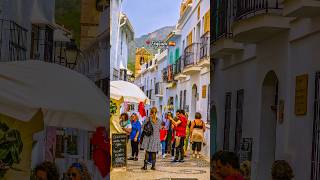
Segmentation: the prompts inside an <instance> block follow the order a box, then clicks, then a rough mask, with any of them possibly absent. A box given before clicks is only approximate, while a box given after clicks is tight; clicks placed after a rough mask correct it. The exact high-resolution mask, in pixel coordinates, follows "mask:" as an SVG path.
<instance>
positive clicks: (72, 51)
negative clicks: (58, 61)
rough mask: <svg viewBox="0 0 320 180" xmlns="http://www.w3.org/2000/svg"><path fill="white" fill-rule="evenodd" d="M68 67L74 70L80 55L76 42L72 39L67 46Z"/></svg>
mask: <svg viewBox="0 0 320 180" xmlns="http://www.w3.org/2000/svg"><path fill="white" fill-rule="evenodd" d="M65 51H66V66H67V67H68V68H70V69H74V68H75V66H76V64H77V59H78V57H79V55H80V50H79V49H78V47H77V45H76V43H75V40H74V39H71V40H70V42H68V43H67V46H66V50H65Z"/></svg>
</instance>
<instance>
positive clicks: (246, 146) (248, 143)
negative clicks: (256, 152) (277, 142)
mask: <svg viewBox="0 0 320 180" xmlns="http://www.w3.org/2000/svg"><path fill="white" fill-rule="evenodd" d="M252 143H253V139H252V138H242V142H241V145H240V158H239V159H240V163H242V162H243V161H251V157H252Z"/></svg>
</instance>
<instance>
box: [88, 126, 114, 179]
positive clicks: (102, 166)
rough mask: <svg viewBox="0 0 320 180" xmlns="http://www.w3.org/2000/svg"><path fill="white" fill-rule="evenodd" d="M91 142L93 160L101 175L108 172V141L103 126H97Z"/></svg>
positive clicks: (103, 175) (109, 158)
mask: <svg viewBox="0 0 320 180" xmlns="http://www.w3.org/2000/svg"><path fill="white" fill-rule="evenodd" d="M91 144H92V145H93V161H94V164H95V165H96V166H97V168H98V169H99V172H100V174H101V176H102V177H106V176H107V175H108V174H109V173H110V166H109V165H110V163H111V155H110V141H109V139H108V135H107V133H106V130H105V128H104V127H98V128H97V129H96V132H95V133H94V135H93V137H92V139H91Z"/></svg>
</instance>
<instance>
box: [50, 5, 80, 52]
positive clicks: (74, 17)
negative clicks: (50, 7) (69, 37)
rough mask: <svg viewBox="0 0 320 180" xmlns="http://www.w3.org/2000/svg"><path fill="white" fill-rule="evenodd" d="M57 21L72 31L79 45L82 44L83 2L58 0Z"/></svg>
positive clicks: (56, 8)
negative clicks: (81, 16) (81, 20)
mask: <svg viewBox="0 0 320 180" xmlns="http://www.w3.org/2000/svg"><path fill="white" fill-rule="evenodd" d="M55 3H56V5H55V6H56V7H55V10H56V12H55V20H56V23H57V24H60V25H64V26H65V27H66V28H67V29H69V30H71V32H72V33H73V37H74V38H75V40H76V43H77V45H78V46H79V44H80V15H81V0H56V2H55Z"/></svg>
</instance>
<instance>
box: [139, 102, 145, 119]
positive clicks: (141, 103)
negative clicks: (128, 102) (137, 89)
mask: <svg viewBox="0 0 320 180" xmlns="http://www.w3.org/2000/svg"><path fill="white" fill-rule="evenodd" d="M138 111H139V114H140V116H141V117H142V118H143V117H145V116H146V110H145V109H144V104H143V102H140V103H139V106H138Z"/></svg>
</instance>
